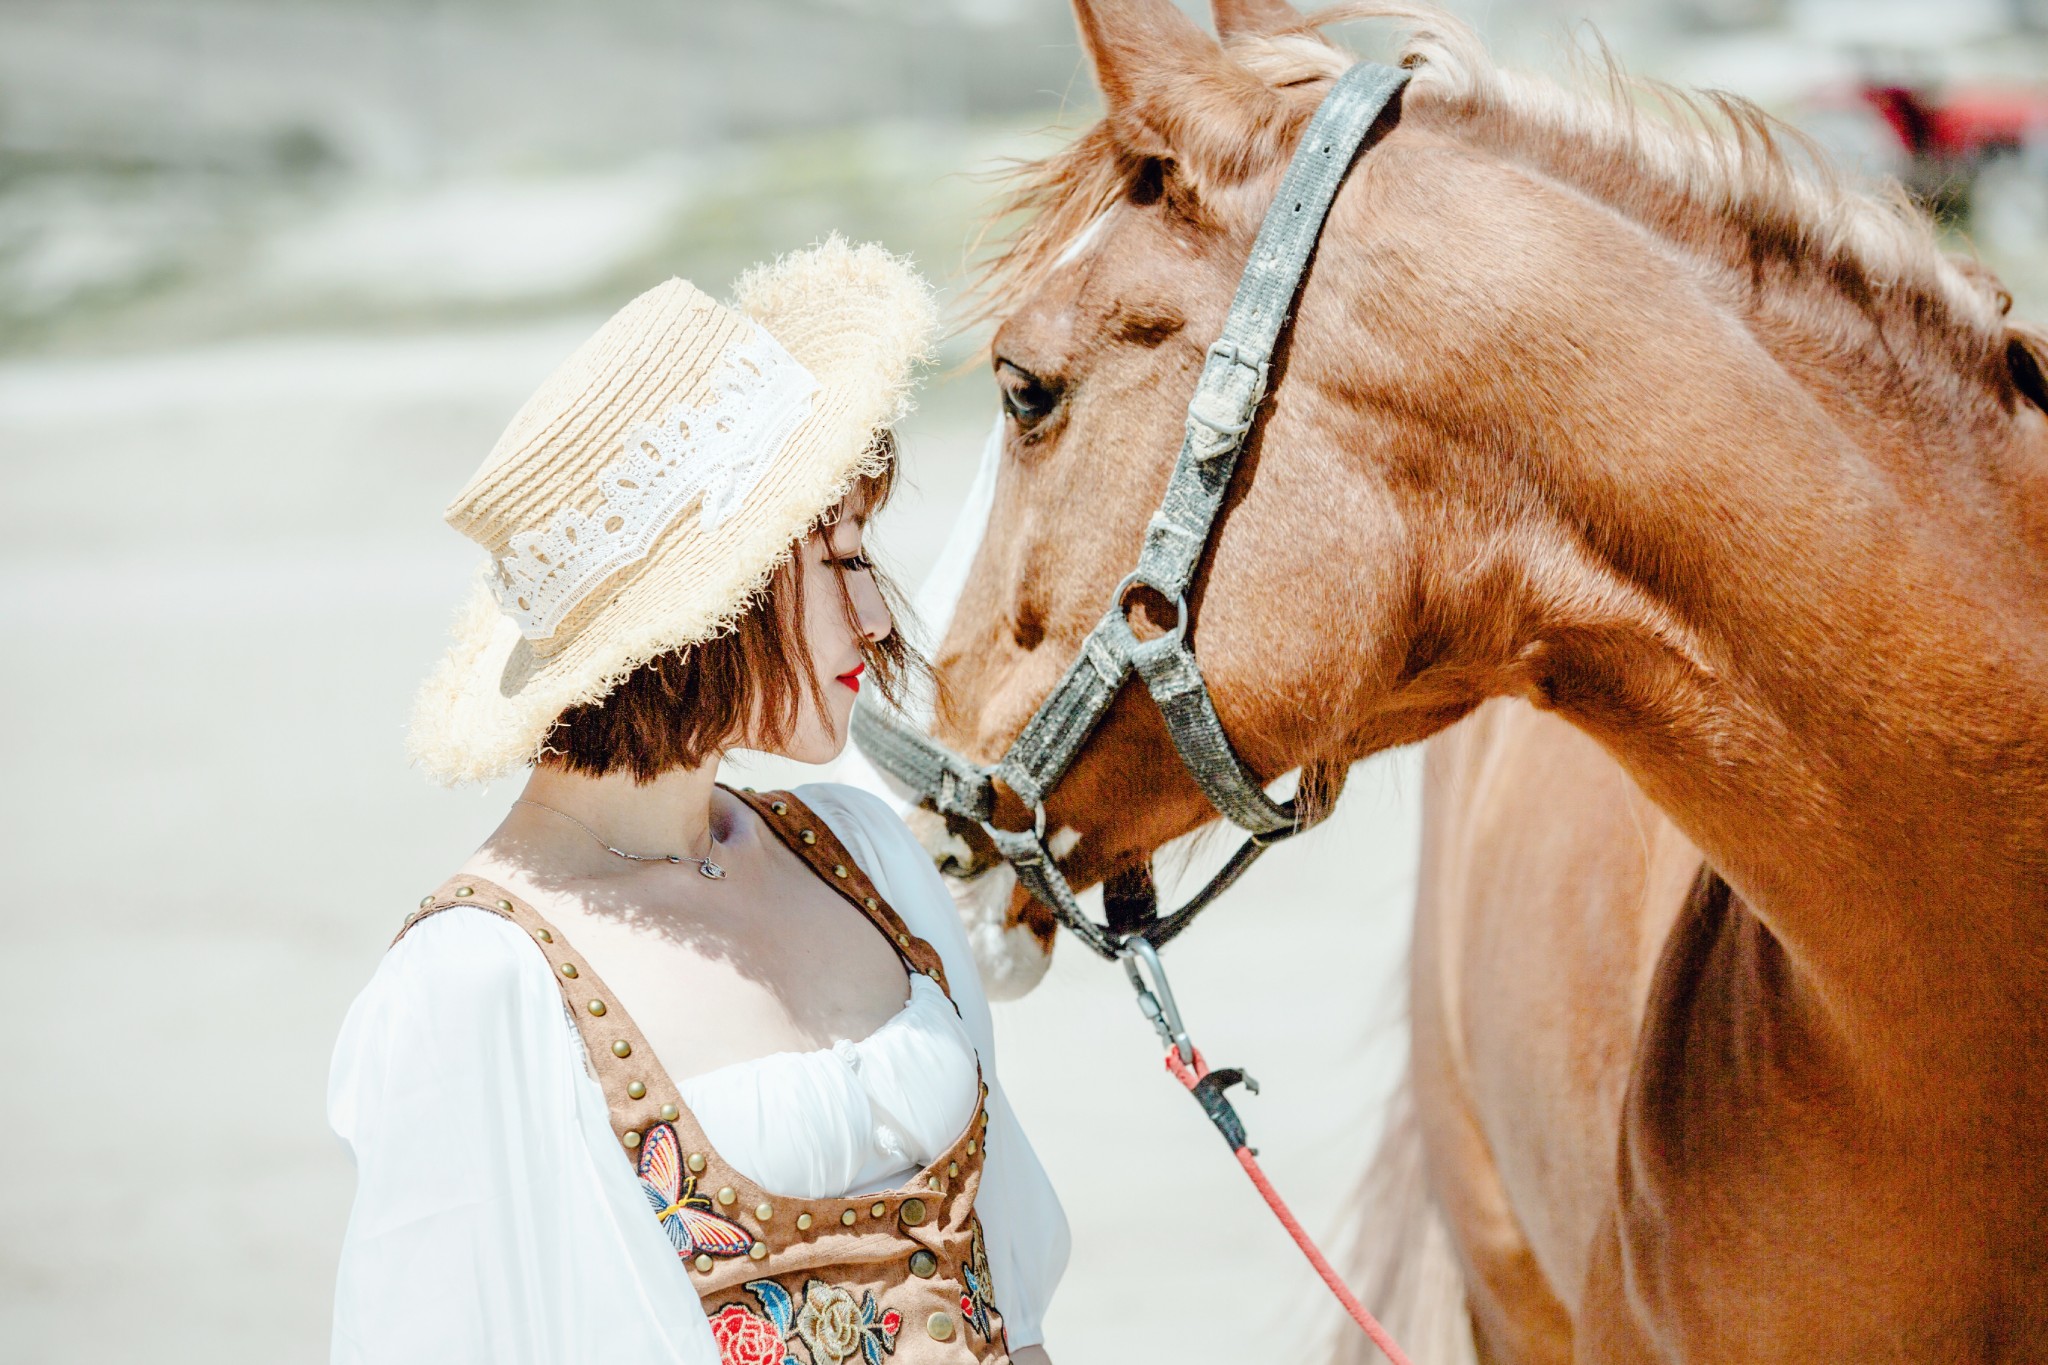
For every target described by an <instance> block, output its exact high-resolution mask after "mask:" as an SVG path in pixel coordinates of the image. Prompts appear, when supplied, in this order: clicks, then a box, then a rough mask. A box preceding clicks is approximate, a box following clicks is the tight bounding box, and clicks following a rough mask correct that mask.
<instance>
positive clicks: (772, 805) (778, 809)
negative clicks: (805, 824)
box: [768, 801, 789, 815]
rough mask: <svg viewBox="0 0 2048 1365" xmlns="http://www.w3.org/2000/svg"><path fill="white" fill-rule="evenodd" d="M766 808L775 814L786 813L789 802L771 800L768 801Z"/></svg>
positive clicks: (787, 812)
mask: <svg viewBox="0 0 2048 1365" xmlns="http://www.w3.org/2000/svg"><path fill="white" fill-rule="evenodd" d="M768 809H769V810H772V811H774V812H775V813H776V814H777V815H787V814H789V802H787V801H771V802H769V803H768Z"/></svg>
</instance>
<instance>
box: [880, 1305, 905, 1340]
mask: <svg viewBox="0 0 2048 1365" xmlns="http://www.w3.org/2000/svg"><path fill="white" fill-rule="evenodd" d="M902 1326H903V1315H902V1314H901V1313H899V1312H897V1311H896V1310H895V1309H893V1308H891V1309H890V1310H889V1311H888V1312H886V1313H884V1314H882V1332H883V1334H884V1335H887V1336H892V1337H893V1336H895V1335H896V1333H897V1331H898V1330H899V1329H900V1328H901V1327H902Z"/></svg>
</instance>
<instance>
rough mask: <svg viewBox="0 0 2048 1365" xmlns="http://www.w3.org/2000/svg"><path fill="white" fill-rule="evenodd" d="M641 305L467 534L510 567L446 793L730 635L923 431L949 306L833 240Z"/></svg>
mask: <svg viewBox="0 0 2048 1365" xmlns="http://www.w3.org/2000/svg"><path fill="white" fill-rule="evenodd" d="M734 293H735V298H734V305H733V307H731V308H726V307H722V306H720V305H719V304H718V303H716V302H715V301H713V300H712V299H711V298H709V297H708V296H707V295H705V294H704V293H702V292H701V291H700V290H698V289H697V288H696V287H695V286H693V285H691V284H690V283H689V282H688V281H686V280H670V281H669V282H668V283H666V284H663V285H660V286H657V287H656V288H654V289H650V290H648V291H647V292H646V293H645V294H642V295H641V296H640V297H639V298H637V299H634V300H633V301H632V302H631V303H629V304H627V305H626V306H625V307H624V308H622V309H620V310H619V312H618V314H617V315H616V316H614V317H613V318H612V319H611V321H609V322H607V323H606V324H605V325H604V326H603V328H602V329H600V330H599V331H598V333H597V335H596V336H594V337H592V338H591V339H590V340H589V341H587V342H585V343H584V344H583V345H582V347H580V348H579V349H578V350H577V351H576V353H575V354H574V355H572V356H570V357H569V359H568V360H566V361H564V362H563V364H562V366H561V368H559V369H557V370H556V371H555V372H554V373H553V374H552V375H550V376H549V377H548V379H547V381H546V382H545V383H543V384H542V385H541V386H540V391H539V392H537V393H535V394H534V395H533V397H532V398H530V399H528V400H527V402H526V405H525V406H524V407H522V408H521V409H520V410H519V413H518V415H517V416H515V417H514V418H513V419H512V424H511V426H509V427H507V428H506V429H505V434H504V435H503V436H501V437H499V438H498V443H497V445H496V446H494V447H493V448H492V450H491V453H490V455H489V457H488V458H486V459H485V460H484V463H483V467H482V468H481V469H479V470H477V472H476V474H475V476H474V477H472V478H471V479H470V481H469V484H468V486H466V487H465V488H464V489H463V490H462V491H461V492H460V493H459V494H457V495H456V497H455V500H454V501H453V502H452V503H450V504H449V505H448V509H447V511H446V513H445V514H444V515H445V516H446V518H447V520H448V523H449V524H450V525H452V526H453V527H455V529H456V530H458V531H460V532H462V534H464V535H465V536H468V537H469V538H470V539H471V540H473V541H475V542H476V543H477V544H479V545H481V546H483V548H484V549H485V550H486V551H487V552H489V554H490V556H491V559H490V562H489V563H488V564H486V565H485V566H484V570H483V572H482V573H481V574H480V575H479V578H478V582H477V585H476V588H475V590H474V591H473V592H472V594H471V596H470V599H469V601H468V602H467V603H466V604H465V605H464V607H463V609H462V611H461V612H460V614H459V615H458V617H457V620H456V624H455V643H454V647H453V648H452V649H451V650H450V651H449V652H448V655H447V657H446V658H444V659H443V660H442V661H441V662H440V664H439V665H438V666H437V667H436V668H435V669H434V671H433V672H432V673H431V674H430V675H429V676H428V678H427V680H426V682H425V684H424V685H423V686H422V687H421V688H420V694H419V698H418V700H417V702H416V703H415V704H414V707H413V716H412V726H411V731H410V733H409V735H408V737H407V745H406V747H407V749H408V751H409V752H410V754H411V756H412V759H413V761H414V762H416V763H418V764H419V765H420V766H421V767H422V768H424V769H425V770H426V771H427V772H428V774H429V775H431V776H432V777H434V778H436V779H437V780H439V781H442V782H446V783H457V782H484V781H489V780H491V779H493V778H496V777H500V776H503V775H504V774H506V773H508V772H511V771H514V770H516V769H518V768H520V767H522V766H524V765H526V764H529V763H532V762H533V761H534V760H535V759H536V758H538V757H539V755H540V752H541V749H542V746H543V743H544V741H545V739H546V736H547V733H548V731H549V729H550V728H551V727H552V726H553V724H554V721H555V719H556V717H558V716H559V715H560V714H561V713H562V711H563V710H564V709H566V708H567V707H570V706H574V705H578V704H580V703H584V702H591V701H596V700H598V699H600V698H602V697H604V696H605V695H607V694H608V693H610V692H611V690H612V689H613V688H614V687H616V686H618V684H619V683H620V682H621V681H622V680H623V679H624V678H625V677H626V676H627V675H628V674H629V673H631V672H632V671H633V670H634V669H636V668H638V667H639V666H640V665H642V664H644V663H646V662H647V661H648V660H649V659H652V658H653V657H655V656H656V655H658V654H663V653H666V652H668V651H670V650H674V649H680V648H683V647H684V646H687V645H693V644H696V643H698V642H700V641H703V640H707V639H710V638H711V637H713V636H715V635H717V634H719V633H721V632H723V631H726V630H729V629H730V628H731V627H732V625H733V623H734V622H735V621H736V620H738V618H739V617H740V616H741V614H742V613H744V612H745V611H746V610H747V608H748V607H749V605H750V604H751V603H752V601H753V600H754V598H755V596H756V595H757V594H758V593H759V592H760V591H761V589H762V588H763V587H765V586H766V585H767V582H768V579H769V577H770V576H771V575H772V574H773V573H774V572H775V570H776V569H777V568H778V567H779V566H780V565H781V564H782V563H783V562H784V561H785V560H786V559H787V558H788V557H789V555H790V554H791V553H792V551H793V550H794V548H795V546H796V543H797V542H798V541H799V540H800V539H801V538H802V537H803V536H804V535H806V534H807V533H808V532H809V531H810V530H811V529H812V528H813V527H814V526H815V525H816V523H817V521H818V518H819V517H821V516H822V515H824V514H825V513H826V512H828V511H830V510H831V509H832V508H833V506H834V505H836V504H837V503H838V502H839V500H840V499H841V498H843V497H844V496H845V495H846V492H847V490H848V489H849V488H850V487H852V485H853V483H854V481H855V479H856V478H858V477H859V476H860V475H862V474H864V473H871V472H874V469H873V461H875V460H876V459H878V458H881V457H880V456H878V455H877V454H876V452H875V449H874V436H875V433H876V432H877V430H878V429H880V428H882V427H886V426H888V425H889V424H891V423H893V422H895V421H897V420H898V419H899V418H901V417H902V416H903V414H904V413H905V412H907V411H908V410H909V397H910V386H911V372H912V370H913V368H914V366H915V365H916V364H917V363H918V362H919V361H920V360H923V359H926V358H928V356H929V354H930V349H931V341H932V336H933V332H934V330H935V326H936V321H937V316H936V312H935V309H934V307H933V303H932V295H931V288H930V286H929V285H927V284H926V283H925V282H924V280H923V279H921V278H920V277H919V276H918V275H917V274H916V272H915V271H913V270H912V269H911V268H910V267H909V266H908V265H907V264H906V263H904V262H903V261H900V260H898V259H897V258H895V257H893V256H891V255H889V254H888V253H887V252H886V251H884V250H882V249H881V248H880V247H876V246H850V245H848V244H847V243H846V242H844V241H843V240H841V239H840V238H838V237H836V236H835V237H832V238H830V239H828V240H826V241H825V242H823V243H821V244H820V245H818V246H815V247H812V248H811V249H809V250H807V251H800V252H795V253H793V254H791V255H788V256H785V257H783V258H782V259H781V260H778V261H776V262H775V263H774V264H772V265H767V266H761V267H757V268H755V269H754V270H752V271H750V272H748V274H747V275H746V276H744V277H743V278H742V279H741V280H740V282H739V284H738V286H737V287H736V289H735V291H734Z"/></svg>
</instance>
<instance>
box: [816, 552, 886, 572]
mask: <svg viewBox="0 0 2048 1365" xmlns="http://www.w3.org/2000/svg"><path fill="white" fill-rule="evenodd" d="M825 562H826V563H828V564H830V565H831V566H832V567H833V568H835V569H838V570H840V571H842V572H844V573H866V572H867V571H868V570H870V569H872V568H874V567H875V561H874V560H872V559H869V558H868V555H867V551H865V550H862V551H861V552H860V553H859V554H851V555H840V556H839V557H838V558H837V559H828V560H826V561H825Z"/></svg>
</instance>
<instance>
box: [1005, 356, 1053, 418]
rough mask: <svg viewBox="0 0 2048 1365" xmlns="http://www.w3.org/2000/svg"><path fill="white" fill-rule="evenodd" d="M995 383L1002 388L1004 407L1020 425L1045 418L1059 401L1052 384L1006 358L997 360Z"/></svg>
mask: <svg viewBox="0 0 2048 1365" xmlns="http://www.w3.org/2000/svg"><path fill="white" fill-rule="evenodd" d="M996 387H997V388H999V389H1001V390H1002V391H1003V411H1004V412H1007V413H1009V414H1010V416H1011V417H1013V418H1015V419H1016V421H1017V425H1018V426H1020V427H1030V426H1035V425H1037V424H1038V423H1039V422H1042V421H1044V420H1045V418H1046V417H1047V416H1048V415H1050V414H1051V412H1052V410H1053V408H1054V407H1055V406H1057V405H1058V403H1059V401H1060V396H1059V394H1058V393H1057V392H1056V391H1054V389H1053V388H1052V386H1051V385H1049V384H1047V383H1046V382H1045V381H1044V380H1042V379H1040V378H1039V377H1038V376H1037V375H1035V374H1033V373H1031V371H1029V370H1027V369H1024V368H1022V367H1021V366H1018V365H1013V364H1011V363H1010V362H1009V361H1007V360H998V361H997V362H996Z"/></svg>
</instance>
